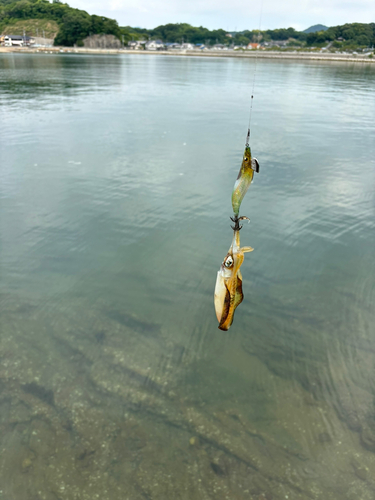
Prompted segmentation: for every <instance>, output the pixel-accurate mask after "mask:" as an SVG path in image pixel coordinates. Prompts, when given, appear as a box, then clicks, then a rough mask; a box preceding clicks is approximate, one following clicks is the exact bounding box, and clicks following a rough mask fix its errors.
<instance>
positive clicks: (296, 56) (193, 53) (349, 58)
mask: <svg viewBox="0 0 375 500" xmlns="http://www.w3.org/2000/svg"><path fill="white" fill-rule="evenodd" d="M9 52H13V53H22V54H35V53H40V54H45V53H49V54H113V55H115V54H133V55H135V54H137V55H139V56H142V55H155V56H160V55H164V56H189V57H237V58H259V59H279V60H305V61H342V62H360V63H375V57H373V55H372V54H363V53H362V54H361V53H358V54H356V53H338V52H336V53H330V52H328V53H327V52H302V51H283V52H281V51H269V50H247V51H234V50H157V51H156V50H128V49H89V48H84V47H0V54H1V53H9Z"/></svg>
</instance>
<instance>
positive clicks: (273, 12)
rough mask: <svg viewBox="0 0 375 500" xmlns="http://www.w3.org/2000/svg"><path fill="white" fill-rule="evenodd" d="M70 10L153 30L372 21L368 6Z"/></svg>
mask: <svg viewBox="0 0 375 500" xmlns="http://www.w3.org/2000/svg"><path fill="white" fill-rule="evenodd" d="M69 4H70V5H71V6H72V7H76V8H79V9H84V10H87V11H88V12H89V13H90V14H98V15H103V16H107V17H111V18H114V19H116V20H117V21H118V23H119V25H120V26H127V25H129V26H139V27H144V28H155V27H156V26H159V25H160V24H167V23H184V22H187V23H190V24H192V25H193V26H205V27H207V28H209V29H217V28H223V29H225V30H229V31H233V30H238V31H239V30H244V29H256V28H258V27H259V22H260V13H261V9H262V18H261V28H262V29H275V28H288V27H289V26H293V27H294V28H296V29H301V30H303V29H306V28H307V27H309V26H311V25H313V24H325V25H327V26H336V25H339V24H345V23H352V22H362V23H370V22H374V21H375V2H374V1H373V0H358V1H356V2H354V1H344V2H343V1H339V0H287V1H286V2H280V1H279V0H248V1H246V2H245V1H244V0H231V1H230V2H229V1H228V0H206V1H204V2H202V0H189V1H187V0H172V1H171V0H158V1H156V0H110V1H109V3H107V4H106V6H105V8H103V2H102V1H99V0H90V1H89V0H72V1H70V2H69Z"/></svg>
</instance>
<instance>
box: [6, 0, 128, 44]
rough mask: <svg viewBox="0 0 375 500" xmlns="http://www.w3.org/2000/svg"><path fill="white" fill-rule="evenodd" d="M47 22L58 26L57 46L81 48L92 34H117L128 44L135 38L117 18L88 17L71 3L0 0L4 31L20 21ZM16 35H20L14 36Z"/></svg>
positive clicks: (46, 0) (43, 0)
mask: <svg viewBox="0 0 375 500" xmlns="http://www.w3.org/2000/svg"><path fill="white" fill-rule="evenodd" d="M26 20H33V21H36V20H47V21H54V22H55V23H56V24H57V25H58V28H59V29H58V33H57V36H56V38H55V41H54V43H55V45H66V46H72V45H74V44H78V45H81V44H82V40H83V39H84V38H86V37H87V36H89V35H90V34H92V35H97V34H98V35H100V34H106V35H114V36H116V37H117V38H119V39H122V37H124V41H127V40H130V39H131V35H130V34H129V33H128V32H127V31H126V30H123V29H120V27H119V26H118V24H117V21H115V20H114V19H109V18H107V17H103V16H96V15H92V16H90V14H88V13H87V12H86V11H84V10H80V9H73V8H72V7H69V5H68V4H66V3H62V2H60V0H53V2H52V3H50V2H49V1H48V0H19V1H9V0H0V32H3V31H4V28H5V27H7V26H9V25H12V26H13V25H14V23H15V22H17V21H26ZM12 34H16V33H12Z"/></svg>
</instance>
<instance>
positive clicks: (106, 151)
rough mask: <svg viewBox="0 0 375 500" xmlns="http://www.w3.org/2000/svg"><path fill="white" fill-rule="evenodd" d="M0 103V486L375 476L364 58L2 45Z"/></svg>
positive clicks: (344, 481) (146, 489) (374, 224)
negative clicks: (226, 312)
mask: <svg viewBox="0 0 375 500" xmlns="http://www.w3.org/2000/svg"><path fill="white" fill-rule="evenodd" d="M254 77H255V84H254V99H253V109H252V118H251V147H252V153H253V155H254V156H256V157H257V158H258V161H259V163H260V173H259V174H257V175H256V176H255V181H254V183H253V184H252V185H251V187H250V189H249V192H248V194H247V195H246V197H245V199H244V201H243V203H242V208H241V214H242V215H246V216H248V217H249V218H250V219H251V222H250V224H245V226H244V228H243V229H242V231H241V243H242V245H245V246H248V245H251V246H253V247H254V248H255V250H254V252H252V253H251V254H246V256H245V262H244V264H243V266H242V275H243V289H244V295H245V298H244V301H243V303H242V304H241V305H240V306H239V307H238V309H237V311H236V314H235V318H234V323H233V325H232V327H231V329H230V330H229V331H228V332H222V331H220V330H219V329H218V328H217V326H218V324H217V320H216V316H215V311H214V306H213V291H214V286H215V280H216V273H217V271H218V269H219V266H220V264H221V262H222V260H223V258H224V256H225V255H226V253H227V251H228V248H229V246H230V243H231V239H232V230H231V229H230V220H229V216H230V215H231V192H232V188H233V184H234V181H235V179H236V177H237V173H238V170H239V167H240V164H241V160H242V154H243V149H244V144H245V139H246V131H247V126H248V120H249V108H250V96H251V93H252V89H253V82H254ZM0 117H1V131H0V237H1V243H0V245H1V246H0V271H1V277H0V280H1V282H0V306H1V320H0V329H1V334H0V358H1V362H0V499H1V500H95V499H100V500H242V499H244V500H264V499H265V500H283V499H289V500H373V499H374V498H375V307H374V301H375V259H374V258H375V134H374V123H375V67H374V66H373V65H366V64H353V63H345V62H339V63H333V62H329V63H327V62H325V63H323V62H319V63H314V62H298V61H293V62H291V61H269V60H262V59H261V58H259V59H258V60H255V59H250V60H246V59H231V58H199V57H196V58H194V57H168V56H158V55H155V56H147V55H139V54H134V55H118V56H86V55H60V54H59V55H50V54H45V55H42V54H34V55H22V54H2V55H0Z"/></svg>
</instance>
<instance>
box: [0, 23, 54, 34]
mask: <svg viewBox="0 0 375 500" xmlns="http://www.w3.org/2000/svg"><path fill="white" fill-rule="evenodd" d="M12 21H13V22H12ZM58 31H59V25H58V24H57V22H56V21H50V20H49V19H25V20H22V21H20V20H11V22H10V23H9V24H7V25H6V26H4V27H3V28H2V31H1V34H2V35H23V34H24V33H25V35H27V36H34V37H35V36H40V37H43V36H44V37H45V38H55V36H56V35H57V33H58Z"/></svg>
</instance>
